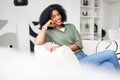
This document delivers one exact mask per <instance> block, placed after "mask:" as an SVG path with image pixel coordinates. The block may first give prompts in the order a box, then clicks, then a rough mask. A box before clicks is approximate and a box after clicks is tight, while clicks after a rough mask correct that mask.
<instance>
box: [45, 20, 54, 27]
mask: <svg viewBox="0 0 120 80" xmlns="http://www.w3.org/2000/svg"><path fill="white" fill-rule="evenodd" d="M45 26H47V27H55V24H54V21H53V20H51V19H50V20H48V22H47V23H46V24H45Z"/></svg>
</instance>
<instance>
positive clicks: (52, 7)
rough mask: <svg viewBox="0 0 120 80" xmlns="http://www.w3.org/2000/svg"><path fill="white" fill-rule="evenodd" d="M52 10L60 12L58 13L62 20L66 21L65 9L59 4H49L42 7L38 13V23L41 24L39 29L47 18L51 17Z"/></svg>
mask: <svg viewBox="0 0 120 80" xmlns="http://www.w3.org/2000/svg"><path fill="white" fill-rule="evenodd" d="M53 10H57V11H58V12H59V13H60V15H61V16H62V22H65V21H67V16H66V11H65V9H64V8H63V7H62V6H61V5H59V4H52V5H49V6H48V7H47V8H46V9H44V10H43V12H42V13H41V15H40V18H39V24H40V26H41V27H40V29H41V28H42V26H43V25H44V24H45V23H46V22H47V21H48V20H49V19H51V15H52V11H53Z"/></svg>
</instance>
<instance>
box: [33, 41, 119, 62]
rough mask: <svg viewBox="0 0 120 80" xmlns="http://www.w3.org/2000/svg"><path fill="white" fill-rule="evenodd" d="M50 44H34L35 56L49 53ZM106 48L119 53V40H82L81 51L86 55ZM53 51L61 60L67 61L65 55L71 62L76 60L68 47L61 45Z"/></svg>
mask: <svg viewBox="0 0 120 80" xmlns="http://www.w3.org/2000/svg"><path fill="white" fill-rule="evenodd" d="M50 45H52V43H47V44H45V45H42V46H37V45H35V48H34V49H35V54H36V55H37V56H38V55H39V56H41V54H42V55H43V54H44V55H45V54H46V53H47V54H49V53H50V52H49V47H50ZM107 49H108V50H114V51H115V50H116V52H117V53H120V41H119V40H117V41H112V40H104V41H96V40H83V51H84V52H85V53H86V54H87V55H91V54H94V53H96V52H99V51H103V50H107ZM53 53H54V54H55V56H57V57H58V56H59V59H60V57H61V58H62V60H65V61H66V62H67V60H66V57H67V59H68V60H69V61H70V62H73V63H75V62H74V61H76V62H77V60H76V58H75V56H74V54H73V52H72V51H71V50H70V49H69V48H68V47H65V46H63V48H60V49H58V50H56V51H55V52H53ZM68 53H71V54H69V55H68ZM54 54H53V55H54ZM66 54H67V56H66ZM68 56H69V57H68ZM117 56H118V58H120V54H119V55H117Z"/></svg>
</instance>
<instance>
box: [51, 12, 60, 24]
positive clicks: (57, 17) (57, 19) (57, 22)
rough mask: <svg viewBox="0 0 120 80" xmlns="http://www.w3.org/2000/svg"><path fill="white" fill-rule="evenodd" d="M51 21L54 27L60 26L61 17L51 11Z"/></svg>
mask: <svg viewBox="0 0 120 80" xmlns="http://www.w3.org/2000/svg"><path fill="white" fill-rule="evenodd" d="M51 19H52V20H53V21H54V24H55V25H61V24H62V16H61V15H60V13H59V12H58V11H57V10H53V11H52V15H51Z"/></svg>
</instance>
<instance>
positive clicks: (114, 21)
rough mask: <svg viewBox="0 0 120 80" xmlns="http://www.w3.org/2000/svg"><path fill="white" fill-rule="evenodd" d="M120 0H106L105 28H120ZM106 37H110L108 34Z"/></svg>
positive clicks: (104, 12)
mask: <svg viewBox="0 0 120 80" xmlns="http://www.w3.org/2000/svg"><path fill="white" fill-rule="evenodd" d="M119 8H120V2H116V1H110V0H106V1H105V3H104V7H103V28H104V29H106V30H107V31H108V30H109V29H118V28H119V27H120V25H119V22H120V9H119ZM105 39H108V34H107V36H106V38H105Z"/></svg>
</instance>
